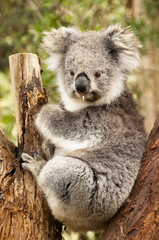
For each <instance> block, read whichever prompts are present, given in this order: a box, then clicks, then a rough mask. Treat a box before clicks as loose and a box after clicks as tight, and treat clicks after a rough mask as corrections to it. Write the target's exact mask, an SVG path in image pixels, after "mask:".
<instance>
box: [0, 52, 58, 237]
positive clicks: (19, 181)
mask: <svg viewBox="0 0 159 240" xmlns="http://www.w3.org/2000/svg"><path fill="white" fill-rule="evenodd" d="M9 63H10V70H11V80H12V88H13V95H14V104H15V112H16V125H17V135H18V147H16V146H14V144H13V143H11V142H10V141H9V140H8V139H7V137H6V136H5V134H4V133H3V132H2V131H0V169H1V170H0V180H1V187H0V239H1V240H13V239H18V240H24V239H27V240H34V239H35V240H36V239H37V240H61V239H62V237H61V227H62V225H61V224H60V223H59V222H58V221H56V220H55V219H54V218H53V216H52V214H51V212H50V210H49V208H48V206H47V203H46V201H45V198H44V196H43V194H42V192H41V191H40V190H39V188H38V186H37V184H36V183H35V181H34V178H33V177H32V176H31V174H30V173H29V172H23V170H22V169H21V168H20V161H21V160H20V156H21V153H22V151H24V152H27V153H29V152H30V150H31V149H33V150H36V151H38V152H39V151H40V152H39V153H40V154H42V155H43V153H42V150H41V143H42V138H41V136H40V135H39V134H38V132H37V130H36V128H35V126H34V119H35V116H36V113H37V112H38V111H39V109H40V108H41V106H42V104H45V103H46V102H47V96H46V93H45V90H44V88H43V86H42V81H41V68H40V60H39V58H38V57H37V55H35V54H31V53H27V54H15V55H12V56H10V57H9Z"/></svg>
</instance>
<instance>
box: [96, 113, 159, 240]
mask: <svg viewBox="0 0 159 240" xmlns="http://www.w3.org/2000/svg"><path fill="white" fill-rule="evenodd" d="M158 239H159V116H158V118H157V119H156V122H155V125H154V128H153V130H152V131H151V134H150V136H149V139H148V141H147V146H146V151H145V154H144V157H143V160H142V165H141V169H140V172H139V175H138V178H137V181H136V183H135V186H134V188H133V190H132V193H131V195H130V197H129V200H128V201H127V203H126V204H125V206H123V207H122V208H121V210H120V211H119V212H118V213H117V214H116V216H115V217H114V218H113V219H112V220H111V221H110V223H109V224H108V225H107V227H106V229H105V232H104V233H103V235H102V237H101V238H100V240H158Z"/></svg>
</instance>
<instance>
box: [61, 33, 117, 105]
mask: <svg viewBox="0 0 159 240" xmlns="http://www.w3.org/2000/svg"><path fill="white" fill-rule="evenodd" d="M92 35H93V36H91V35H90V34H89V36H88V35H87V34H86V35H84V36H82V37H80V38H79V39H78V40H77V42H75V43H74V44H72V45H70V46H69V48H68V50H67V52H66V56H65V58H64V62H63V64H64V65H63V70H62V71H63V79H64V81H63V84H64V85H65V89H66V92H67V93H68V95H70V96H71V97H72V98H76V99H78V98H79V99H81V100H84V101H86V102H95V101H97V100H99V99H100V98H102V97H103V96H105V95H106V94H107V92H109V90H110V85H111V84H112V81H113V78H114V75H115V74H116V71H117V69H116V68H117V66H116V63H115V61H116V59H114V60H113V59H112V57H111V54H110V53H109V51H108V50H107V49H106V46H104V44H103V43H102V40H103V39H102V37H101V36H100V35H99V34H98V33H97V34H96V35H94V33H93V34H92ZM113 61H114V63H113Z"/></svg>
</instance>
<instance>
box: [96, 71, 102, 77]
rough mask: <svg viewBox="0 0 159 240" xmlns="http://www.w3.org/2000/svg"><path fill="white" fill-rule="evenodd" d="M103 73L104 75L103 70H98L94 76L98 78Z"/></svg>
mask: <svg viewBox="0 0 159 240" xmlns="http://www.w3.org/2000/svg"><path fill="white" fill-rule="evenodd" d="M101 75H102V74H101V72H99V71H96V72H95V74H94V76H95V77H96V78H100V76H101Z"/></svg>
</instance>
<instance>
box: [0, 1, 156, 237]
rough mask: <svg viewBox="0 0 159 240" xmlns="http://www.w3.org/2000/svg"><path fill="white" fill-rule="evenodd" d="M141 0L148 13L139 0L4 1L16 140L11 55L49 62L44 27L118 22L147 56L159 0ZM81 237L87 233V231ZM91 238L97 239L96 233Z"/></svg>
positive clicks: (4, 62) (3, 82) (0, 83)
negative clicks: (136, 8) (33, 55)
mask: <svg viewBox="0 0 159 240" xmlns="http://www.w3.org/2000/svg"><path fill="white" fill-rule="evenodd" d="M140 2H142V11H141V12H142V14H140V15H138V16H137V17H135V16H134V13H133V4H134V1H133V0H95V1H93V0H87V1H85V0H80V1H79V0H26V1H23V0H1V7H0V125H1V126H2V128H3V129H4V130H5V131H6V133H7V134H8V135H9V136H10V138H11V140H12V141H14V142H16V128H15V115H14V107H13V100H12V99H13V98H12V91H11V83H10V76H9V66H8V56H9V55H11V54H14V53H17V52H33V53H36V54H37V55H39V56H40V58H41V60H42V62H43V61H44V60H45V59H46V54H45V52H44V51H43V50H42V49H41V48H40V47H39V46H40V41H41V38H42V32H43V31H44V30H49V29H50V28H51V27H54V28H58V27H60V26H66V27H67V26H78V27H79V28H80V29H82V30H84V31H85V30H99V29H101V28H106V27H107V26H108V25H110V24H115V23H121V25H123V26H127V25H131V26H132V28H133V30H134V32H135V33H136V35H137V36H138V37H139V39H140V41H141V43H142V44H143V46H144V47H143V50H142V54H147V52H148V51H152V49H154V48H157V47H158V44H159V41H158V39H159V28H158V25H159V14H158V13H159V1H158V0H151V1H149V0H142V1H140ZM42 69H43V70H44V72H43V82H44V86H45V87H46V89H47V91H48V94H49V97H50V99H51V101H53V102H56V101H58V94H57V92H56V87H55V82H54V79H55V75H54V74H53V73H51V72H49V71H47V70H46V66H45V64H44V63H43V64H42ZM155 71H156V70H155ZM135 76H136V75H133V76H131V77H130V85H131V87H132V89H133V91H134V93H135V94H136V97H137V99H139V98H140V97H141V89H140V88H138V87H137V85H136V77H135ZM139 80H140V78H139ZM134 82H135V84H134ZM90 234H91V233H90ZM77 238H78V236H77V235H73V237H72V239H73V240H75V239H77ZM80 238H81V239H85V238H86V237H85V236H84V235H83V236H81V237H80ZM89 238H91V239H93V238H94V239H95V238H96V236H95V235H93V236H89ZM69 239H71V237H70V238H69Z"/></svg>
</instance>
